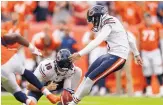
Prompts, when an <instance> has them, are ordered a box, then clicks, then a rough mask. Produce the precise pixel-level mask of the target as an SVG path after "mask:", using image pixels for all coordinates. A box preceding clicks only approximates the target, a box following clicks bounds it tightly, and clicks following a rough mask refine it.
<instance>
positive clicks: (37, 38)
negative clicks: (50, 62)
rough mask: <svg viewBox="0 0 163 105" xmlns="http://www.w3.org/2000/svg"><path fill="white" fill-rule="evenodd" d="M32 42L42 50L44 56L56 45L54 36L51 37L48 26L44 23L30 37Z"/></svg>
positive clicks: (49, 53)
mask: <svg viewBox="0 0 163 105" xmlns="http://www.w3.org/2000/svg"><path fill="white" fill-rule="evenodd" d="M32 43H33V44H34V45H35V46H36V47H37V48H38V49H40V50H41V51H42V53H43V56H44V57H48V56H50V55H51V54H52V52H53V51H54V50H55V49H56V48H57V47H58V45H57V44H56V41H55V40H54V38H52V37H51V32H50V26H49V25H48V24H45V26H44V28H43V30H42V31H41V32H38V33H36V34H35V35H34V36H33V37H32Z"/></svg>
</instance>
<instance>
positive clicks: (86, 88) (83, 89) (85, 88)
mask: <svg viewBox="0 0 163 105" xmlns="http://www.w3.org/2000/svg"><path fill="white" fill-rule="evenodd" d="M93 84H94V82H93V81H92V80H91V79H90V78H88V77H87V78H86V79H85V81H84V82H83V83H82V84H81V86H80V88H78V89H77V91H76V93H75V95H74V97H73V101H74V102H75V103H78V102H79V101H80V100H81V99H82V98H83V97H84V96H86V95H88V93H89V92H90V90H91V88H92V86H93Z"/></svg>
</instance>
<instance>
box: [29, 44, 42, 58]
mask: <svg viewBox="0 0 163 105" xmlns="http://www.w3.org/2000/svg"><path fill="white" fill-rule="evenodd" d="M28 48H29V50H30V51H31V52H32V53H33V54H36V55H39V56H42V53H41V52H40V51H39V50H38V49H37V48H36V47H35V46H34V45H32V44H31V43H30V44H29V46H28Z"/></svg>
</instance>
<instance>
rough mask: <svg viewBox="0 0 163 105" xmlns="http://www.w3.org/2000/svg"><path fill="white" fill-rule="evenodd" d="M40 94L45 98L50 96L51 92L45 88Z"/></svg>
mask: <svg viewBox="0 0 163 105" xmlns="http://www.w3.org/2000/svg"><path fill="white" fill-rule="evenodd" d="M42 93H43V94H44V95H45V96H47V95H49V94H51V92H50V91H49V90H48V89H47V88H43V90H42Z"/></svg>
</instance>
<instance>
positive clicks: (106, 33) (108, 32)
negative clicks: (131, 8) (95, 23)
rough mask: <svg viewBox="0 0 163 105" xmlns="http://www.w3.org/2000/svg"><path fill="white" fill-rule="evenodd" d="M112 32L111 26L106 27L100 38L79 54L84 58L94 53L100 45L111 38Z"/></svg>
mask: <svg viewBox="0 0 163 105" xmlns="http://www.w3.org/2000/svg"><path fill="white" fill-rule="evenodd" d="M110 32H111V26H110V25H109V24H106V25H104V26H103V27H102V29H101V30H100V32H99V33H98V36H97V37H96V38H95V39H94V40H92V41H91V42H90V43H89V44H88V45H87V46H86V47H85V48H84V49H82V50H81V51H79V54H80V55H81V56H82V55H85V54H87V53H89V52H90V51H92V50H93V49H94V48H96V47H97V46H98V45H99V44H101V43H102V42H103V41H104V40H105V39H106V37H107V36H109V34H110Z"/></svg>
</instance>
